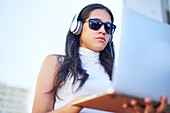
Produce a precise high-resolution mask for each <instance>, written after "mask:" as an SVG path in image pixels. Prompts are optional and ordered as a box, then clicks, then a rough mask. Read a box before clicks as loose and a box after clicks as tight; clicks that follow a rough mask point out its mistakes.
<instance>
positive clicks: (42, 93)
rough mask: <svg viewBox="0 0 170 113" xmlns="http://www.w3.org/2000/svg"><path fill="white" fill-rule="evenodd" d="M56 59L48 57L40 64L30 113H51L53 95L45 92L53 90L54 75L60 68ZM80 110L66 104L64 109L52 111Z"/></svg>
mask: <svg viewBox="0 0 170 113" xmlns="http://www.w3.org/2000/svg"><path fill="white" fill-rule="evenodd" d="M57 57H58V56H57V55H49V56H47V57H46V58H45V60H44V62H43V64H42V67H41V69H40V72H39V75H38V79H37V85H36V91H35V97H34V103H33V109H32V113H51V112H52V109H53V106H54V95H55V93H47V92H49V91H50V90H51V89H52V88H53V82H54V78H55V74H56V72H57V70H58V69H59V67H60V63H59V62H58V60H57ZM73 102H74V101H73ZM81 109H82V108H81V107H76V106H72V103H68V104H67V105H65V106H64V107H61V108H59V109H58V110H56V111H53V113H67V112H69V113H71V112H73V113H79V112H80V110H81Z"/></svg>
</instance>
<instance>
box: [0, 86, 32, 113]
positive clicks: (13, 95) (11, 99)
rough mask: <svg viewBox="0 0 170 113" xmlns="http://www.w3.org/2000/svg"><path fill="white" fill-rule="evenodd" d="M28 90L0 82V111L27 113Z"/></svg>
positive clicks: (1, 112) (0, 112)
mask: <svg viewBox="0 0 170 113" xmlns="http://www.w3.org/2000/svg"><path fill="white" fill-rule="evenodd" d="M28 96H29V91H28V90H26V89H22V88H17V87H13V86H8V85H6V84H3V83H0V113H27V110H28Z"/></svg>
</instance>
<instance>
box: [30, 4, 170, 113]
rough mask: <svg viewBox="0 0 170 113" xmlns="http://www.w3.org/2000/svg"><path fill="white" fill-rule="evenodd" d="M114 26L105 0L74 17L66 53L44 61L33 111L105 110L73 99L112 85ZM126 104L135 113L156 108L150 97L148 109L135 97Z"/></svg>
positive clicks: (163, 102) (86, 112) (75, 112)
mask: <svg viewBox="0 0 170 113" xmlns="http://www.w3.org/2000/svg"><path fill="white" fill-rule="evenodd" d="M115 28H116V26H115V25H113V15H112V13H111V11H110V10H109V9H108V8H107V7H105V6H103V5H102V4H90V5H88V6H86V7H84V8H83V9H82V10H81V11H80V12H79V13H78V14H77V15H76V16H75V17H74V19H73V22H72V25H71V27H70V29H69V31H68V34H67V39H66V47H65V54H66V55H65V56H61V55H49V56H47V57H46V58H45V60H44V62H43V65H42V67H41V70H40V73H39V76H38V80H37V87H36V92H35V99H34V105H33V110H32V112H33V113H79V112H81V113H100V112H101V113H106V112H105V111H99V110H93V109H87V108H84V109H83V108H82V107H77V106H73V105H72V103H73V102H75V101H77V100H79V99H81V98H84V97H85V96H86V95H89V94H93V93H97V92H100V91H104V90H106V89H108V88H110V87H111V81H110V80H111V79H112V76H111V74H112V68H113V65H112V64H113V62H114V50H113V48H112V34H113V33H114V31H115ZM166 101H167V100H166V98H163V99H162V100H161V105H160V106H159V107H158V108H156V109H158V110H157V111H156V112H155V113H161V112H163V111H164V109H165V107H166ZM113 107H114V106H113ZM123 107H124V108H126V109H127V110H129V111H132V112H135V113H143V112H146V113H150V111H152V110H155V109H154V108H153V107H152V104H151V101H150V100H146V107H145V109H143V108H142V107H141V106H139V105H138V103H137V101H136V100H132V103H129V104H128V103H127V104H124V105H123Z"/></svg>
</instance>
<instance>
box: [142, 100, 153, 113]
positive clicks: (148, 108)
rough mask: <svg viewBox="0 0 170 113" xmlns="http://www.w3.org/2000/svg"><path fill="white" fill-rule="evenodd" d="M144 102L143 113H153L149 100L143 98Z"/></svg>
mask: <svg viewBox="0 0 170 113" xmlns="http://www.w3.org/2000/svg"><path fill="white" fill-rule="evenodd" d="M144 102H145V110H144V113H153V112H154V108H153V105H152V102H151V100H150V99H149V98H145V99H144Z"/></svg>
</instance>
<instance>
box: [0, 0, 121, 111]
mask: <svg viewBox="0 0 170 113" xmlns="http://www.w3.org/2000/svg"><path fill="white" fill-rule="evenodd" d="M95 2H97V3H102V4H104V5H106V6H108V7H109V8H110V9H111V11H112V12H113V15H114V17H115V22H114V24H116V25H117V29H116V32H115V34H114V42H115V46H116V47H117V48H118V44H119V37H120V25H121V10H122V1H121V0H105V1H104V0H93V1H92V0H41V1H40V0H29V1H26V0H15V1H14V0H0V52H1V55H0V73H1V75H0V82H2V83H5V84H9V85H11V86H15V87H21V88H26V89H28V90H29V91H30V97H29V98H30V99H29V103H30V104H29V107H30V108H31V106H32V104H31V103H32V100H33V95H34V90H35V85H36V80H37V76H38V73H39V70H40V67H41V64H42V62H43V60H44V58H45V57H46V56H47V55H49V54H64V46H65V36H66V33H67V31H68V30H69V26H70V23H71V20H72V18H73V16H74V15H75V13H76V12H77V10H78V9H80V8H82V7H83V6H85V4H89V3H95ZM29 110H30V109H29Z"/></svg>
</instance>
